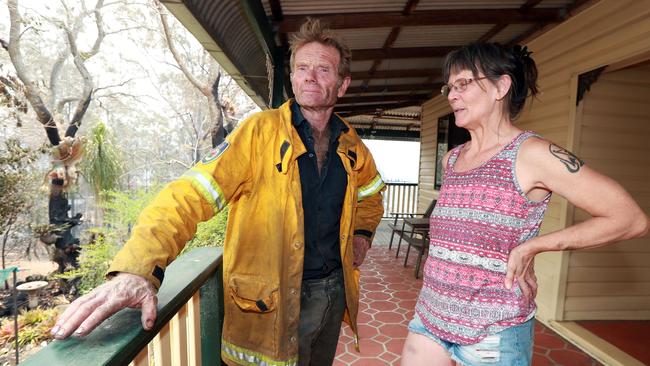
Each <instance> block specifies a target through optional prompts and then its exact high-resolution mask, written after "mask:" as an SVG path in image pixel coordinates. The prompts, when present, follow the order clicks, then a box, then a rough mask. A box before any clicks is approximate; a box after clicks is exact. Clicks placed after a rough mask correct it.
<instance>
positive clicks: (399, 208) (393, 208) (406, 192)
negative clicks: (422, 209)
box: [384, 183, 418, 217]
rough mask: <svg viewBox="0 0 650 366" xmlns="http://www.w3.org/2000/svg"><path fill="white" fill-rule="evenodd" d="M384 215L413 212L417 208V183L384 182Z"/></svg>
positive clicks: (390, 215)
mask: <svg viewBox="0 0 650 366" xmlns="http://www.w3.org/2000/svg"><path fill="white" fill-rule="evenodd" d="M386 187H387V189H386V190H385V191H384V217H393V216H394V215H395V214H400V215H404V214H415V213H417V209H418V184H417V183H386Z"/></svg>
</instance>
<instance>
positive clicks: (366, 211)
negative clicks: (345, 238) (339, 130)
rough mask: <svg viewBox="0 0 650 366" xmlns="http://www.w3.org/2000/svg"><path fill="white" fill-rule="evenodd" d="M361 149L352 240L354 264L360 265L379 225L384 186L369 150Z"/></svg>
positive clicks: (382, 208) (382, 207) (382, 211)
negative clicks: (361, 158)
mask: <svg viewBox="0 0 650 366" xmlns="http://www.w3.org/2000/svg"><path fill="white" fill-rule="evenodd" d="M363 149H364V154H365V159H364V166H363V167H362V168H361V171H360V172H359V175H358V184H359V187H358V195H357V200H358V203H357V210H356V212H355V215H356V217H355V220H354V222H355V225H354V238H353V241H352V244H353V249H354V250H353V252H354V265H355V266H360V265H361V264H362V263H363V261H364V259H365V257H366V253H367V252H368V249H369V248H370V245H371V243H372V238H373V237H374V235H375V230H376V229H377V225H379V222H380V221H381V217H382V215H383V214H384V206H383V204H382V195H381V192H382V191H383V190H384V189H385V186H386V185H385V184H384V181H383V180H382V179H381V175H379V172H378V171H377V167H376V166H375V162H374V160H373V158H372V155H370V151H369V150H368V149H367V148H366V147H365V146H363Z"/></svg>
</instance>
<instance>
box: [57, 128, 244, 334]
mask: <svg viewBox="0 0 650 366" xmlns="http://www.w3.org/2000/svg"><path fill="white" fill-rule="evenodd" d="M242 125H243V126H242V127H240V128H238V129H237V130H236V131H235V132H233V133H232V134H231V135H230V136H229V137H228V140H227V141H226V142H224V143H223V144H222V145H220V146H219V147H217V148H215V149H213V150H212V151H211V152H210V153H209V154H208V155H207V156H206V157H205V158H204V159H203V160H202V161H201V162H200V163H198V164H197V165H196V166H194V167H193V168H192V169H190V170H189V171H188V172H186V173H185V174H184V175H183V176H182V177H181V178H180V179H178V180H176V181H174V182H172V183H170V184H169V185H168V186H167V187H165V188H164V189H163V190H162V191H161V192H160V193H159V194H158V196H156V198H155V199H154V201H153V202H152V203H151V204H150V205H149V206H147V208H145V209H144V211H143V212H142V214H141V215H140V217H139V218H138V223H137V225H136V227H135V228H134V230H133V235H132V237H131V238H130V239H129V241H128V242H127V243H126V244H125V245H124V247H123V248H122V249H121V250H120V252H118V254H117V255H116V256H115V258H114V259H113V262H112V264H111V267H110V268H109V277H112V279H111V280H110V281H108V282H107V283H105V284H103V285H102V286H99V287H97V288H96V289H94V290H93V291H91V292H90V293H89V294H87V295H85V296H82V297H80V298H79V299H77V300H75V301H74V302H73V303H72V304H71V305H70V306H69V307H68V309H66V311H65V312H64V313H63V314H62V315H61V316H60V317H59V319H58V321H57V323H56V326H55V327H54V328H53V329H52V333H53V335H54V336H55V337H56V338H57V339H63V338H66V337H68V336H70V335H71V334H75V335H85V334H88V333H89V332H91V331H92V330H93V329H94V328H95V327H96V326H97V325H99V324H100V323H101V322H102V321H104V320H105V319H106V318H108V317H109V316H111V315H113V314H114V313H116V312H117V311H119V310H121V309H123V308H125V307H133V308H141V309H142V324H143V327H144V328H145V329H146V330H149V329H151V326H152V325H153V322H154V321H155V319H156V304H157V298H156V295H155V293H156V290H155V289H156V288H158V287H160V284H161V283H162V281H163V278H164V272H165V269H166V268H167V266H168V265H169V263H171V261H173V260H174V258H176V256H177V255H178V253H180V251H181V250H182V248H183V247H184V246H185V243H187V241H188V240H190V239H191V238H192V237H193V236H194V233H195V232H196V226H197V225H198V223H199V222H201V221H205V220H208V219H210V218H211V217H213V216H214V215H215V214H216V213H218V212H219V211H220V210H221V209H222V208H224V207H225V205H226V203H227V202H229V201H230V200H232V199H236V198H237V197H238V195H240V194H241V192H242V190H244V189H245V188H244V187H246V186H247V185H250V182H251V175H252V169H251V165H250V161H251V140H250V139H251V138H250V136H254V135H255V134H254V131H253V128H254V124H250V123H249V124H246V122H245V121H244V122H242Z"/></svg>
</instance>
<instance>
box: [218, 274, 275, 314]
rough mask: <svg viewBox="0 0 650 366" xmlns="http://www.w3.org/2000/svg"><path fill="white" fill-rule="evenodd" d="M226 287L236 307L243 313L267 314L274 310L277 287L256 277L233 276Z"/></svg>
mask: <svg viewBox="0 0 650 366" xmlns="http://www.w3.org/2000/svg"><path fill="white" fill-rule="evenodd" d="M228 286H229V287H230V293H231V295H232V298H233V299H234V300H235V303H236V304H237V306H239V308H240V309H242V310H244V311H250V312H254V313H268V312H271V311H274V310H275V307H276V304H277V297H278V287H277V285H276V286H274V285H272V284H270V283H268V282H266V281H264V280H263V279H262V278H260V277H258V276H245V275H233V276H231V277H230V281H229V284H228Z"/></svg>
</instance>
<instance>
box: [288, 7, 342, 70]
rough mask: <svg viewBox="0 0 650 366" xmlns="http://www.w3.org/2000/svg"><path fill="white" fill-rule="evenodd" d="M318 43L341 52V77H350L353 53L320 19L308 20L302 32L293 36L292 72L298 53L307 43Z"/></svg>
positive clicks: (291, 40)
mask: <svg viewBox="0 0 650 366" xmlns="http://www.w3.org/2000/svg"><path fill="white" fill-rule="evenodd" d="M312 42H318V43H320V44H323V45H325V46H330V47H334V48H336V50H337V51H339V55H340V56H341V60H340V61H339V77H340V78H341V79H343V78H345V77H348V76H350V61H351V60H352V52H351V51H350V47H348V46H347V45H346V44H345V43H344V42H343V40H342V39H341V38H340V37H339V36H337V35H336V34H335V33H334V32H332V30H331V29H329V28H328V27H327V26H325V25H324V24H322V23H321V21H320V20H319V19H314V18H307V20H306V21H305V22H304V23H302V25H301V26H300V30H299V31H298V32H295V33H293V34H292V35H291V38H290V40H289V45H290V49H291V70H292V71H293V65H294V62H295V55H296V51H298V49H299V48H300V47H302V46H304V45H306V44H307V43H312Z"/></svg>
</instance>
